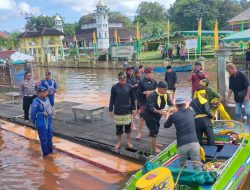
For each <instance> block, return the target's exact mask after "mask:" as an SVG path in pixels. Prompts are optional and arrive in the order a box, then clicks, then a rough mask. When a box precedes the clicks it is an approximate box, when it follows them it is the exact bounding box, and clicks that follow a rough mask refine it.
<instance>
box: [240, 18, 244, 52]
mask: <svg viewBox="0 0 250 190" xmlns="http://www.w3.org/2000/svg"><path fill="white" fill-rule="evenodd" d="M240 31H241V32H242V31H244V21H243V20H242V21H241V23H240ZM240 48H241V49H243V48H244V44H243V42H241V43H240Z"/></svg>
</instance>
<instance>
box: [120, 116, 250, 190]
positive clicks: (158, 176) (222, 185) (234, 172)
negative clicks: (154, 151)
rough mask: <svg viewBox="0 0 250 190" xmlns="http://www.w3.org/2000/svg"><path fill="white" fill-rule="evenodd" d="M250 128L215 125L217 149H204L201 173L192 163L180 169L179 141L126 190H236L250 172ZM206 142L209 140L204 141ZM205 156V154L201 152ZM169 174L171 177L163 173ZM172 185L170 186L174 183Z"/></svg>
mask: <svg viewBox="0 0 250 190" xmlns="http://www.w3.org/2000/svg"><path fill="white" fill-rule="evenodd" d="M247 128H248V126H247V125H244V124H243V123H241V122H238V121H222V120H220V121H214V135H215V144H214V145H203V146H202V147H203V150H204V152H203V153H205V155H204V154H203V157H205V160H204V162H203V163H202V164H201V165H202V166H203V170H202V171H198V170H194V169H193V167H192V161H189V160H188V161H187V165H186V167H183V168H180V166H179V161H178V159H179V158H178V151H177V145H176V141H175V142H173V143H172V144H171V145H169V146H168V147H167V148H166V149H164V150H163V151H162V152H161V153H160V154H158V155H157V156H156V157H154V158H153V159H152V160H150V161H148V162H147V163H146V164H145V165H144V167H143V168H142V169H141V170H140V171H138V172H137V173H135V174H134V175H133V176H132V177H131V178H130V179H129V180H128V181H127V183H126V187H125V190H165V189H169V190H171V189H179V190H186V189H187V190H189V189H190V190H191V189H193V190H222V189H224V190H236V189H238V188H240V187H241V185H242V184H243V183H244V182H245V180H246V178H247V175H248V173H249V171H250V137H249V131H248V130H249V129H247ZM203 140H204V142H206V138H205V137H204V139H203ZM201 152H202V151H201ZM166 169H167V170H168V171H169V173H170V176H169V175H167V174H166V175H163V174H162V172H166V171H165V170H166ZM170 179H171V180H172V183H171V180H170Z"/></svg>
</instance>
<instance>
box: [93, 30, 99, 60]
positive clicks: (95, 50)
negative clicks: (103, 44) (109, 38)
mask: <svg viewBox="0 0 250 190" xmlns="http://www.w3.org/2000/svg"><path fill="white" fill-rule="evenodd" d="M92 40H93V49H94V53H95V55H96V57H98V52H97V43H96V34H95V32H93V37H92Z"/></svg>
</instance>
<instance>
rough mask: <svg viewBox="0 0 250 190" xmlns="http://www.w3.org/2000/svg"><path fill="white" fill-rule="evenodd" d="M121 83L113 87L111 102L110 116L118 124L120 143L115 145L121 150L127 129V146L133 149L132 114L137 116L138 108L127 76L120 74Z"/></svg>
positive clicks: (117, 133)
mask: <svg viewBox="0 0 250 190" xmlns="http://www.w3.org/2000/svg"><path fill="white" fill-rule="evenodd" d="M118 80H119V82H118V83H117V84H115V85H113V86H112V88H111V95H110V102H109V114H110V117H111V118H113V119H114V121H115V124H116V135H117V138H118V142H117V144H116V145H115V149H116V150H119V148H120V147H121V145H122V134H123V128H125V133H126V135H127V136H126V140H127V145H128V147H129V148H132V147H133V145H132V144H131V137H130V132H131V120H132V114H133V116H135V114H136V107H135V100H134V97H133V91H132V87H131V86H130V85H129V84H127V82H126V74H125V73H124V72H120V73H119V74H118ZM113 111H114V112H113Z"/></svg>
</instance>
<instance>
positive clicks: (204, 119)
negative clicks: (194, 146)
mask: <svg viewBox="0 0 250 190" xmlns="http://www.w3.org/2000/svg"><path fill="white" fill-rule="evenodd" d="M205 96H206V90H198V91H197V97H196V98H195V99H193V100H192V101H191V103H190V106H191V107H192V108H193V109H194V112H195V119H194V121H195V128H196V134H197V137H198V140H199V143H200V145H202V136H203V134H204V133H205V134H206V136H207V144H208V145H212V144H214V134H213V124H212V122H211V119H213V115H212V113H211V111H210V108H209V102H208V100H207V99H206V98H205Z"/></svg>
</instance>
